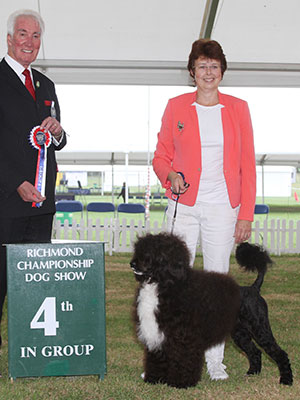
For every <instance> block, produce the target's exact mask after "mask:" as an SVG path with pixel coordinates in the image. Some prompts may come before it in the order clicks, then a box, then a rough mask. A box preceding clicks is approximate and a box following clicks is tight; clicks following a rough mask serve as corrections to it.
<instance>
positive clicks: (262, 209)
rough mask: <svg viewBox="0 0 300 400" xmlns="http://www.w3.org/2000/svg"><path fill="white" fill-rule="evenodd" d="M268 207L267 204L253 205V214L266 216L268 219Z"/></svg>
mask: <svg viewBox="0 0 300 400" xmlns="http://www.w3.org/2000/svg"><path fill="white" fill-rule="evenodd" d="M269 211H270V207H269V206H268V205H267V204H255V208H254V214H266V217H268V214H269Z"/></svg>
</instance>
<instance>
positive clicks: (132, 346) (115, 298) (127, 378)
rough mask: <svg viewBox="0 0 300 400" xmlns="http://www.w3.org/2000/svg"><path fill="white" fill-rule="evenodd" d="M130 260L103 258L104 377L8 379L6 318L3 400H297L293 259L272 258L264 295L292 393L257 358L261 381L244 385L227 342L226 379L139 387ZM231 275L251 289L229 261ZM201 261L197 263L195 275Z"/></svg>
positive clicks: (299, 301)
mask: <svg viewBox="0 0 300 400" xmlns="http://www.w3.org/2000/svg"><path fill="white" fill-rule="evenodd" d="M129 260H130V254H118V255H114V256H106V315H107V361H108V365H107V375H106V377H105V379H104V380H103V381H99V380H98V378H97V377H96V376H85V377H74V378H73V377H66V378H63V377H51V378H49V377H43V378H34V379H28V378H19V379H17V380H16V381H15V382H13V383H11V382H10V381H9V379H8V365H7V363H8V355H7V347H8V346H7V324H6V315H5V316H4V321H3V327H2V329H3V330H2V334H3V341H4V343H3V347H2V355H1V360H0V370H1V372H2V375H3V378H2V379H1V380H0V399H1V400H48V399H51V400H52V399H53V400H54V399H55V400H97V399H103V400H164V399H165V400H170V399H172V400H186V399H187V400H192V399H193V400H194V399H197V400H198V399H199V400H201V399H205V400H216V399H226V400H227V399H237V400H258V399H259V400H263V399H266V400H270V399H272V400H277V399H282V400H287V399H293V400H296V399H300V380H299V371H300V351H299V348H300V335H299V318H300V293H299V282H300V268H299V258H298V257H297V256H281V257H274V261H275V264H274V266H273V267H272V268H271V269H270V270H269V272H268V274H267V276H266V279H265V283H264V285H263V288H262V294H263V296H264V297H265V299H266V300H267V301H268V305H269V317H270V321H271V324H272V328H273V333H274V335H275V337H276V339H277V341H278V342H279V344H280V345H281V346H282V348H283V349H284V350H286V351H287V352H288V353H289V356H290V360H291V364H292V368H293V371H294V378H295V379H294V385H293V386H292V387H284V386H281V385H279V384H278V380H279V374H278V369H277V366H276V365H275V364H274V363H273V362H272V361H271V360H270V359H269V358H268V357H267V356H266V355H263V368H262V373H261V375H260V376H253V377H246V376H245V372H246V371H247V368H248V362H247V360H246V358H245V357H244V356H243V354H241V353H240V352H239V351H238V350H237V349H236V348H235V346H234V345H233V344H232V342H231V341H229V343H228V344H227V345H226V351H225V363H226V365H227V371H228V373H229V379H228V380H227V381H222V382H212V381H210V380H209V378H208V376H207V374H206V372H205V371H204V372H203V378H202V381H201V382H199V384H198V385H197V386H196V387H195V388H190V389H188V390H179V389H175V388H170V387H168V386H166V385H155V386H153V385H149V384H145V383H144V382H143V381H142V379H141V378H140V374H141V372H142V371H143V364H142V359H143V350H142V347H141V346H140V345H139V343H138V342H137V341H136V338H135V334H134V329H133V324H132V320H131V312H132V304H133V299H134V293H135V288H136V283H135V280H134V276H133V274H132V272H131V270H130V268H129ZM231 261H232V263H231V274H232V275H233V276H234V277H236V279H237V281H238V282H239V283H241V284H251V283H252V282H253V280H254V275H253V274H245V273H243V272H241V271H240V270H239V269H238V267H237V266H236V264H235V262H234V260H233V259H232V260H231ZM201 265H202V258H201V257H200V256H197V257H196V268H201Z"/></svg>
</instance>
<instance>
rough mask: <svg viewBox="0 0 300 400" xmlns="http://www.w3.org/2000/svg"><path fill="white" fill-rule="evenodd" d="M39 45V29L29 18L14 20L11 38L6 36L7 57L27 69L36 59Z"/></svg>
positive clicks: (36, 23) (23, 17) (33, 20)
mask: <svg viewBox="0 0 300 400" xmlns="http://www.w3.org/2000/svg"><path fill="white" fill-rule="evenodd" d="M40 45H41V28H40V26H39V24H38V22H37V21H36V20H35V19H34V18H32V17H30V16H20V17H18V18H17V20H16V24H15V30H14V34H13V36H11V35H10V34H8V35H7V46H8V55H9V56H11V57H12V58H13V59H14V60H16V61H18V63H20V64H21V65H23V67H24V68H27V67H28V66H29V65H30V64H31V63H32V62H33V61H34V60H35V59H36V58H37V55H38V52H39V49H40Z"/></svg>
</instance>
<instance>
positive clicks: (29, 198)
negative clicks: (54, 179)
mask: <svg viewBox="0 0 300 400" xmlns="http://www.w3.org/2000/svg"><path fill="white" fill-rule="evenodd" d="M17 192H18V193H19V196H20V197H21V199H22V200H23V201H26V202H30V203H40V202H41V201H44V200H46V197H45V196H42V195H41V193H40V192H39V191H38V190H37V189H36V188H35V186H33V185H32V184H31V183H30V182H28V181H24V182H23V183H21V185H20V186H19V187H18V188H17Z"/></svg>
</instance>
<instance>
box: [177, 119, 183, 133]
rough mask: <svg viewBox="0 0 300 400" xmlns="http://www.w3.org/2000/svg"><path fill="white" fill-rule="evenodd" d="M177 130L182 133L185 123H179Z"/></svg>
mask: <svg viewBox="0 0 300 400" xmlns="http://www.w3.org/2000/svg"><path fill="white" fill-rule="evenodd" d="M177 129H178V130H179V132H182V131H183V129H184V123H183V122H180V121H178V123H177Z"/></svg>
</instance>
